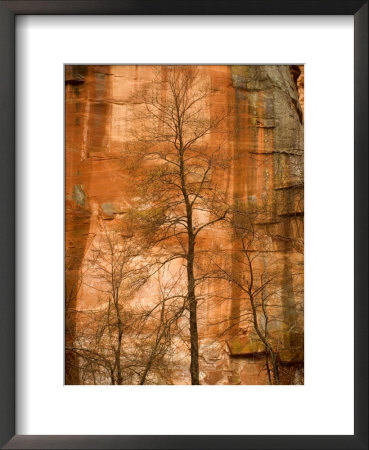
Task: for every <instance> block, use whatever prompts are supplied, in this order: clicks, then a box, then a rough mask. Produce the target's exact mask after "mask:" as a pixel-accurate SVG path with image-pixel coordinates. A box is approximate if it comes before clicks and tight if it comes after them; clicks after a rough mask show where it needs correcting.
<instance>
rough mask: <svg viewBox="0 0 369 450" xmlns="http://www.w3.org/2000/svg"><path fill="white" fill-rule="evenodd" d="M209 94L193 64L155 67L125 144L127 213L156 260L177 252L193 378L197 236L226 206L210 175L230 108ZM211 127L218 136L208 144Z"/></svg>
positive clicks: (221, 162)
mask: <svg viewBox="0 0 369 450" xmlns="http://www.w3.org/2000/svg"><path fill="white" fill-rule="evenodd" d="M210 95H211V89H210V87H209V85H208V84H206V83H204V82H202V80H201V77H200V74H199V71H198V69H197V68H195V67H191V66H173V67H168V68H162V69H161V71H160V72H159V73H158V74H157V78H156V80H155V81H154V82H152V83H150V84H149V85H148V86H146V88H144V89H143V90H142V92H140V93H139V94H138V95H137V96H136V100H135V103H136V104H137V103H138V104H141V105H142V107H141V108H140V109H139V114H138V115H136V120H135V121H134V127H133V130H132V136H133V140H132V142H131V145H130V146H129V147H128V149H127V150H128V153H129V155H130V157H131V160H133V162H134V164H133V165H134V167H135V169H136V174H137V175H136V176H137V180H138V186H139V188H138V200H137V203H136V205H135V206H136V209H135V210H132V220H136V221H137V222H138V223H139V224H140V227H141V230H143V234H144V235H145V236H146V237H147V239H148V240H149V241H150V242H151V245H152V247H153V248H155V249H156V251H157V254H158V264H159V266H163V265H165V264H166V263H167V262H168V261H173V260H174V259H176V258H179V259H181V260H183V261H185V266H186V276H185V278H186V280H185V283H186V287H187V292H186V309H188V311H189V328H190V341H191V351H190V352H191V365H190V373H191V383H192V384H199V346H198V323H197V307H198V299H197V295H196V274H195V260H196V243H197V239H198V236H199V235H200V233H201V232H202V231H203V230H205V229H206V228H209V227H211V226H212V225H214V224H215V223H216V222H219V221H221V220H223V219H224V218H225V217H226V215H227V212H228V209H227V207H225V206H224V205H225V201H224V193H223V191H222V190H221V189H219V186H218V184H217V182H216V179H217V178H216V177H217V176H218V177H219V172H220V171H223V170H224V169H225V168H226V167H227V162H228V158H227V157H226V155H225V152H224V151H222V150H223V146H224V143H225V142H226V141H227V136H226V134H225V132H224V129H223V128H222V125H223V124H224V122H225V120H226V118H227V116H228V115H229V111H220V112H218V113H216V114H213V115H212V114H211V113H209V112H208V111H209V107H208V102H209V99H210ZM210 133H212V134H215V133H218V134H219V136H223V139H218V144H216V145H215V146H214V144H212V142H211V141H210V140H209V139H208V137H209V135H210ZM127 156H128V155H127Z"/></svg>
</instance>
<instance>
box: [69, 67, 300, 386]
mask: <svg viewBox="0 0 369 450" xmlns="http://www.w3.org/2000/svg"><path fill="white" fill-rule="evenodd" d="M154 69H155V68H154V67H152V66H66V76H65V83H66V88H65V89H66V90H65V93H66V148H65V152H66V184H65V202H66V346H67V350H66V384H78V383H80V378H79V373H78V367H77V366H78V357H76V355H75V354H74V353H73V352H71V351H70V350H68V349H69V348H70V347H71V346H72V345H73V341H74V339H75V336H76V335H77V334H78V332H79V331H78V330H79V323H78V321H79V319H78V313H77V311H81V310H84V309H88V308H89V307H90V305H91V304H92V303H94V301H95V300H94V298H95V297H96V293H94V291H93V290H91V288H90V287H89V285H90V284H91V283H92V281H91V280H89V274H88V272H87V270H86V267H85V266H86V264H85V262H86V258H87V257H88V254H89V249H90V248H91V245H93V243H94V242H95V241H96V239H98V237H99V235H101V233H102V229H103V228H102V226H104V227H105V226H107V227H109V229H114V227H117V226H118V224H119V221H120V219H121V218H122V217H123V216H124V214H125V212H126V211H127V209H128V208H129V206H130V205H131V204H132V201H131V200H132V199H131V196H132V195H133V189H132V185H133V184H134V182H135V180H134V179H132V176H131V175H130V174H129V173H128V171H127V170H126V169H125V167H124V164H122V151H123V149H124V147H125V143H127V141H128V140H129V133H128V127H129V121H130V120H129V119H130V114H131V111H132V107H134V105H132V92H134V91H137V90H139V89H140V87H141V86H143V85H145V84H146V83H148V82H150V81H152V80H153V76H154ZM162 70H164V69H162ZM200 74H201V77H203V79H204V80H206V81H207V82H209V83H210V84H211V89H212V95H211V97H210V101H209V105H208V108H209V114H210V113H214V111H217V109H219V110H220V109H222V108H224V106H225V105H230V106H231V107H232V109H233V114H232V115H231V116H230V117H229V118H228V119H227V128H228V131H229V133H230V135H231V136H232V137H231V139H230V140H229V142H228V143H227V144H226V146H225V149H224V151H225V152H227V153H228V154H229V155H231V156H232V159H233V162H232V168H231V169H230V170H229V171H228V173H227V176H225V177H224V179H223V181H222V183H223V188H224V190H225V191H226V192H227V193H228V195H229V196H230V197H231V198H232V199H233V200H240V201H243V202H244V203H245V204H247V205H249V206H250V207H253V205H259V206H261V205H267V211H268V212H267V213H266V214H265V215H264V217H262V218H261V219H260V220H259V222H260V223H259V224H258V226H259V227H261V228H263V229H268V231H270V234H271V235H272V236H274V237H273V238H272V239H270V241H269V242H268V243H266V244H265V245H266V246H265V248H264V249H262V251H264V253H265V258H264V259H263V261H264V263H263V264H264V265H265V267H267V266H268V267H273V269H270V270H275V271H276V272H277V273H278V274H279V275H278V281H276V283H278V292H279V297H280V300H281V302H282V303H281V304H282V305H283V308H282V311H283V316H284V317H283V319H284V322H285V323H287V324H290V327H287V328H286V327H284V328H283V329H280V330H276V336H279V337H278V338H276V339H279V341H278V342H279V347H280V353H281V355H282V354H283V355H284V356H283V358H284V359H285V365H284V370H283V371H282V375H281V378H282V382H283V377H284V379H285V382H286V383H288V384H290V383H301V382H302V379H303V370H302V364H303V356H301V355H303V353H302V352H303V343H302V342H303V341H302V336H301V330H302V329H303V312H302V311H303V310H302V308H301V304H302V303H303V98H304V97H303V67H297V66H291V67H290V66H202V67H200ZM208 139H209V142H210V143H211V144H212V145H215V144H216V143H217V140H219V137H218V136H216V135H210V137H209V138H208ZM102 224H105V225H102ZM199 245H200V248H204V249H209V248H211V249H213V250H214V251H216V250H217V249H218V248H219V245H224V246H225V247H227V248H231V247H232V245H233V244H232V239H231V235H230V232H229V230H227V229H225V228H224V227H222V226H219V227H216V228H215V229H212V230H210V231H209V232H207V233H206V234H205V235H203V237H202V238H201V240H200V243H199ZM259 250H260V249H259ZM297 268H298V270H296V269H297ZM232 270H233V271H234V272H237V271H240V270H242V268H240V267H237V265H234V266H233V267H232ZM150 283H151V284H150ZM150 283H148V285H147V286H144V287H143V288H142V289H141V291H139V292H138V294H137V295H138V296H150V292H152V291H153V285H152V282H150ZM225 290H227V292H228V291H229V295H230V296H231V297H232V301H231V302H229V301H228V302H224V301H222V302H220V301H216V300H215V298H216V292H217V291H219V292H225ZM208 291H209V292H210V297H211V293H213V294H214V295H213V297H214V299H213V301H210V302H209V301H208V302H205V303H204V304H203V306H201V307H200V309H199V324H200V327H199V335H200V378H201V383H202V384H263V383H266V382H267V380H266V375H265V373H264V371H263V370H262V368H263V365H264V364H265V361H264V359H263V357H262V353H261V352H260V351H258V350H255V349H254V350H252V349H251V347H252V346H251V347H250V345H251V344H250V343H249V339H248V337H247V329H246V328H245V327H243V325H242V322H239V320H238V321H236V322H235V323H234V324H233V326H232V328H231V329H230V331H229V332H227V333H224V330H225V329H226V328H228V327H229V323H231V322H232V317H236V316H237V315H239V314H240V312H241V313H242V311H243V308H244V306H243V304H242V302H243V300H242V295H241V292H239V289H237V288H235V287H230V286H228V285H225V283H224V282H223V281H219V283H218V285H216V284H215V285H214V283H213V284H211V285H209V287H208ZM296 324H298V326H297V328H298V330H297V331H296V332H295V331H293V329H292V328H293V327H295V328H296ZM182 356H183V355H181V357H182ZM178 359H179V360H180V362H178V366H177V367H176V368H175V370H173V376H172V379H173V383H174V384H188V383H189V382H190V377H189V370H188V355H187V356H186V355H185V356H184V357H183V358H182V359H180V358H178Z"/></svg>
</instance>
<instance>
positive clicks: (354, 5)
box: [0, 0, 368, 449]
mask: <svg viewBox="0 0 369 450" xmlns="http://www.w3.org/2000/svg"><path fill="white" fill-rule="evenodd" d="M20 14H22V15H28V14H56V15H59V14H78V15H80V14H82V15H84V14H87V15H95V14H98V15H101V14H113V15H116V14H146V15H157V14H165V15H168V14H181V15H182V14H190V15H195V14H211V15H230V14H236V15H253V14H258V15H292V14H296V15H307V14H309V15H328V14H329V15H341V14H346V15H353V16H354V39H355V51H354V54H355V91H354V101H355V107H354V113H355V129H354V137H355V144H354V145H355V146H354V152H355V161H354V170H355V174H354V189H355V199H354V207H355V217H354V219H355V225H354V231H355V239H354V252H355V256H354V270H355V281H354V307H355V313H354V317H355V334H354V343H355V350H354V356H355V366H354V370H355V374H354V381H355V392H354V401H355V407H354V420H355V427H354V430H355V431H354V435H347V436H346V435H344V436H325V435H324V436H310V435H309V436H301V435H299V436H294V435H291V436H250V435H243V436H241V435H239V436H132V435H124V436H107V435H105V436H46V435H43V436H17V435H15V376H16V373H15V327H16V324H15V294H16V282H17V283H21V280H16V279H15V250H16V242H15V234H16V233H15V226H16V217H15V164H16V154H15V139H16V137H15V131H16V130H15V95H16V92H15V18H16V16H17V15H20ZM348 88H350V87H348ZM0 99H1V103H0V104H1V109H0V204H1V205H2V206H3V207H4V206H5V208H3V212H2V214H0V249H1V256H0V445H2V446H3V447H2V448H7V449H15V448H17V449H26V448H27V449H31V448H32V449H35V448H37V449H42V448H45V449H51V448H54V449H59V448H60V449H61V448H65V449H67V448H69V449H72V448H74V449H96V448H110V449H118V448H121V449H155V448H163V449H169V448H170V449H195V448H197V449H208V448H209V449H210V448H211V449H221V448H225V449H243V448H245V449H246V448H247V449H292V448H294V449H313V448H320V449H367V448H368V280H367V274H368V128H367V126H368V2H367V1H365V0H246V1H245V0H244V1H243V0H227V1H225V0H204V1H201V0H186V1H185V2H174V1H173V0H155V1H150V0H135V1H133V0H69V1H62V0H43V1H33V0H28V1H20V0H11V1H0ZM20 250H21V249H20ZM337 396H339V392H337Z"/></svg>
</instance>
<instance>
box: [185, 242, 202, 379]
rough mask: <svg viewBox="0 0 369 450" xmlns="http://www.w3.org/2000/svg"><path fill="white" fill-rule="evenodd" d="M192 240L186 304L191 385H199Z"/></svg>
mask: <svg viewBox="0 0 369 450" xmlns="http://www.w3.org/2000/svg"><path fill="white" fill-rule="evenodd" d="M194 250H195V242H194V238H193V237H192V236H190V239H189V245H188V256H187V281H188V294H187V298H188V303H189V308H190V339H191V366H190V372H191V384H200V382H199V336H198V332H197V300H196V296H195V277H194V270H193V266H194V254H195V251H194Z"/></svg>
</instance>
